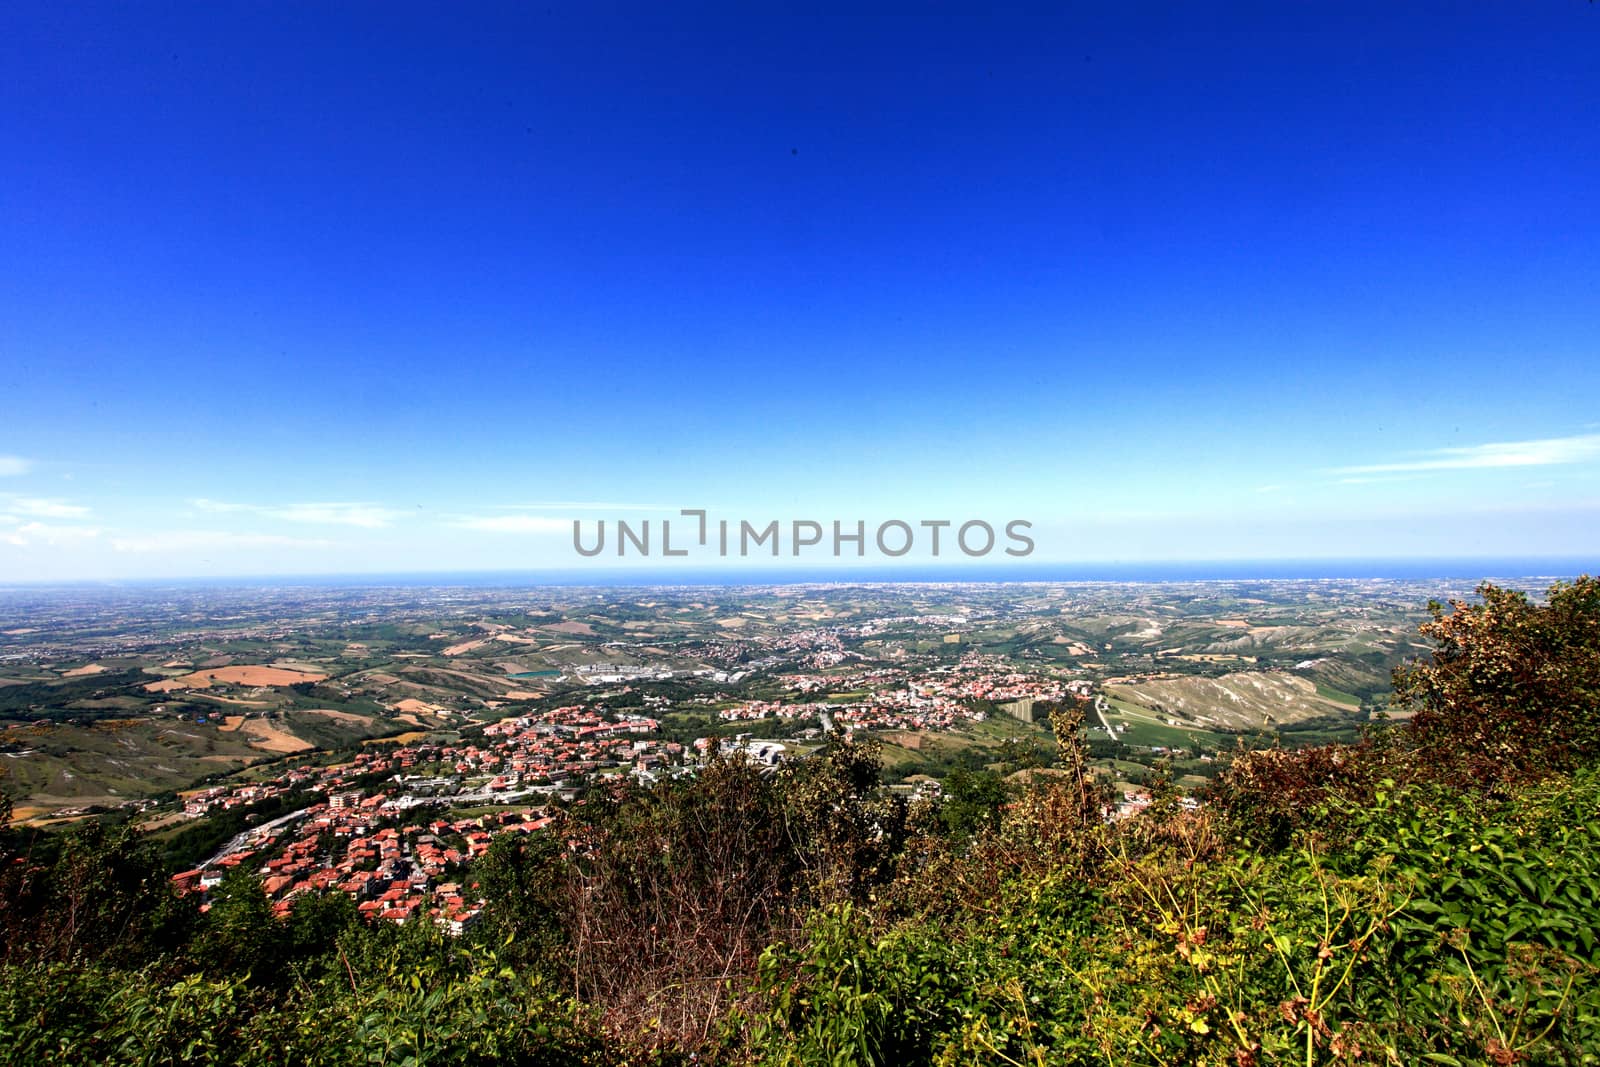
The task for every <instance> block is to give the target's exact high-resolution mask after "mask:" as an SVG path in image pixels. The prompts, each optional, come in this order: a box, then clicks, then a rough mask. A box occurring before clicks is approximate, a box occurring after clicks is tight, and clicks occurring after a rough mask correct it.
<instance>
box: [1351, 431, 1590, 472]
mask: <svg viewBox="0 0 1600 1067" xmlns="http://www.w3.org/2000/svg"><path fill="white" fill-rule="evenodd" d="M1595 459H1600V433H1590V434H1577V435H1575V436H1572V437H1545V438H1539V439H1537V440H1532V441H1502V442H1498V443H1495V444H1486V445H1468V446H1466V447H1462V448H1436V449H1434V450H1432V451H1431V452H1428V453H1425V454H1424V455H1423V456H1421V457H1419V458H1417V459H1411V460H1402V461H1399V462H1396V463H1367V464H1360V465H1357V466H1352V467H1335V468H1334V469H1333V471H1332V473H1334V474H1353V475H1360V474H1393V473H1397V472H1401V471H1445V470H1484V469H1490V468H1497V467H1550V466H1556V465H1559V464H1566V463H1585V462H1588V461H1590V460H1595Z"/></svg>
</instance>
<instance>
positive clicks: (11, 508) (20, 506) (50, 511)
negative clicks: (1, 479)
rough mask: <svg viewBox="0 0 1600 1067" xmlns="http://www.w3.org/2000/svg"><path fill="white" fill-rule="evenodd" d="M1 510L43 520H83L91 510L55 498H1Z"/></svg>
mask: <svg viewBox="0 0 1600 1067" xmlns="http://www.w3.org/2000/svg"><path fill="white" fill-rule="evenodd" d="M0 510H3V511H6V512H9V513H10V514H12V515H31V516H34V517H36V518H41V519H83V518H87V517H88V515H89V509H88V508H87V507H85V506H84V505H82V504H72V503H69V502H67V501H65V500H61V499H59V498H55V497H50V498H46V497H35V496H13V497H0Z"/></svg>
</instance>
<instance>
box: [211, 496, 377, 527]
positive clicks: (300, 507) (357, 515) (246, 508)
mask: <svg viewBox="0 0 1600 1067" xmlns="http://www.w3.org/2000/svg"><path fill="white" fill-rule="evenodd" d="M189 503H190V505H191V506H193V507H195V508H196V509H198V510H200V511H210V512H215V513H218V514H250V515H262V516H265V517H267V518H269V519H280V520H282V521H283V522H298V523H307V524H315V525H321V526H359V527H361V528H363V529H367V530H377V529H382V528H384V527H386V526H388V525H390V524H391V523H392V522H393V521H394V520H395V519H397V518H399V517H400V514H401V513H400V512H399V511H396V510H395V509H393V508H386V507H382V506H380V505H378V504H368V503H307V504H279V505H271V506H268V505H263V504H236V503H230V502H228V501H225V500H207V499H205V498H204V497H201V498H199V499H196V500H191V501H190V502H189Z"/></svg>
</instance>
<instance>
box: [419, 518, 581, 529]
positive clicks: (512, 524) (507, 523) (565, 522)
mask: <svg viewBox="0 0 1600 1067" xmlns="http://www.w3.org/2000/svg"><path fill="white" fill-rule="evenodd" d="M572 523H573V520H572V519H557V518H552V517H551V516H549V515H463V516H461V517H460V518H456V519H452V520H450V522H449V525H451V526H454V527H456V528H457V529H460V530H479V531H483V532H485V533H564V532H566V531H568V530H571V529H572Z"/></svg>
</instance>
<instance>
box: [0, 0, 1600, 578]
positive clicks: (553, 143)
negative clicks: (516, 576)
mask: <svg viewBox="0 0 1600 1067" xmlns="http://www.w3.org/2000/svg"><path fill="white" fill-rule="evenodd" d="M1402 6H1403V7H1404V8H1405V11H1404V12H1400V11H1397V10H1396V9H1397V8H1399V7H1402ZM522 7H523V6H517V7H511V6H508V7H505V8H499V9H496V8H494V7H489V6H480V7H474V8H472V9H471V10H464V11H451V10H447V9H443V8H437V7H430V8H424V7H417V6H410V5H405V4H399V5H396V4H382V5H377V4H372V5H357V4H349V5H312V4H305V5H283V4H244V5H240V4H218V5H186V6H183V5H126V4H117V5H112V4H92V3H91V4H80V5H62V4H50V5H34V4H28V3H14V4H8V5H6V6H5V8H4V10H3V11H0V86H3V92H0V143H3V144H5V145H6V146H7V147H6V149H5V151H3V152H0V367H3V378H0V381H3V385H4V388H3V391H0V580H10V581H15V580H34V579H58V578H106V577H147V576H188V575H206V574H218V575H238V574H270V573H310V572H339V571H403V570H422V571H444V570H452V569H501V568H520V567H552V566H557V567H559V566H572V565H579V564H584V562H585V561H583V560H580V559H578V558H577V557H576V556H575V555H574V553H573V551H572V549H571V537H570V531H569V528H568V526H569V524H570V521H571V520H572V518H574V517H580V518H584V519H586V520H590V521H593V520H595V519H598V518H599V517H607V518H609V519H611V520H612V521H615V520H616V519H617V518H619V517H623V518H634V519H643V518H652V520H653V521H655V522H659V521H660V520H661V519H662V518H665V517H668V516H670V515H673V514H675V513H676V511H677V509H680V508H685V507H705V508H710V509H713V511H714V513H716V514H720V515H722V516H725V517H729V518H733V519H739V518H746V519H750V520H753V521H759V522H765V521H767V520H768V519H780V520H785V521H787V520H789V519H793V518H815V519H819V520H823V521H830V520H832V519H841V520H845V521H846V522H851V521H853V520H855V519H857V518H863V519H866V520H868V521H869V522H879V521H882V520H885V519H889V518H901V519H904V520H907V521H911V522H916V521H918V520H921V519H951V520H955V521H958V522H959V521H962V520H966V519H971V518H980V519H985V520H988V521H991V522H994V523H995V524H996V525H1000V524H1003V523H1004V522H1005V521H1007V520H1010V519H1014V518H1024V519H1027V520H1029V521H1031V522H1033V523H1034V532H1035V539H1036V544H1037V547H1036V550H1035V556H1034V559H1035V560H1056V561H1072V560H1113V559H1116V560H1146V561H1148V560H1162V559H1181V560H1193V559H1230V558H1307V557H1330V558H1332V557H1344V558H1348V557H1368V556H1370V557H1395V556H1410V557H1415V556H1439V557H1451V556H1489V555H1515V556H1522V557H1529V556H1565V557H1584V556H1593V555H1594V554H1595V550H1596V549H1597V548H1600V534H1597V533H1596V531H1600V405H1597V404H1596V403H1595V399H1594V398H1595V396H1596V395H1597V394H1600V388H1597V387H1600V358H1597V348H1600V199H1597V198H1596V196H1595V194H1594V190H1595V188H1596V181H1595V175H1596V174H1600V123H1597V122H1596V121H1595V115H1596V114H1600V8H1597V7H1595V6H1594V5H1591V4H1587V3H1578V2H1556V0H1551V2H1540V3H1531V4H1499V5H1489V4H1478V5H1460V4H1438V5H1427V4H1407V5H1394V4H1349V5H1322V6H1319V7H1316V8H1312V7H1308V6H1304V5H1282V4H1278V5H1269V4H1253V5H1226V4H1224V5H1209V6H1199V7H1197V6H1196V5H1192V4H1149V5H1140V6H1139V7H1138V9H1137V11H1136V12H1133V11H1130V10H1129V9H1128V8H1127V7H1126V5H1114V4H1103V5H1066V10H1065V12H1064V13H1062V14H1060V15H1058V16H1055V17H1051V18H1044V17H1036V16H1030V15H1007V16H1005V17H975V16H962V15H941V16H938V17H932V16H925V17H917V18H913V17H909V16H904V15H899V16H896V15H885V16H883V17H864V16H856V15H837V16H831V17H816V18H799V17H790V16H776V15H771V16H760V17H756V16H752V15H751V14H750V13H749V12H748V11H740V10H738V9H734V8H726V9H719V8H714V7H708V6H696V5H689V6H684V7H673V8H672V9H671V11H670V17H669V15H667V14H664V12H665V11H666V9H662V8H660V7H659V6H654V5H653V6H650V7H638V8H629V7H625V6H624V7H613V8H608V9H607V10H606V11H605V13H604V14H596V15H593V16H589V15H585V16H584V17H581V18H580V17H578V16H576V15H573V14H565V13H560V12H555V13H552V12H536V13H527V12H525V11H524V10H523V9H522ZM583 7H587V6H586V5H585V6H583ZM572 10H573V11H574V12H576V11H578V10H579V8H578V7H574V8H573V9H572ZM574 504H578V505H584V504H589V505H596V506H594V507H588V508H583V507H576V508H575V507H572V506H570V505H574ZM555 505H560V506H555ZM652 509H658V510H652ZM921 555H922V549H921V546H919V548H918V550H917V552H915V553H913V555H912V557H910V558H912V559H916V558H919V557H920V556H921ZM613 562H614V561H613ZM811 562H813V563H815V562H817V561H816V560H812V561H811Z"/></svg>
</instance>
